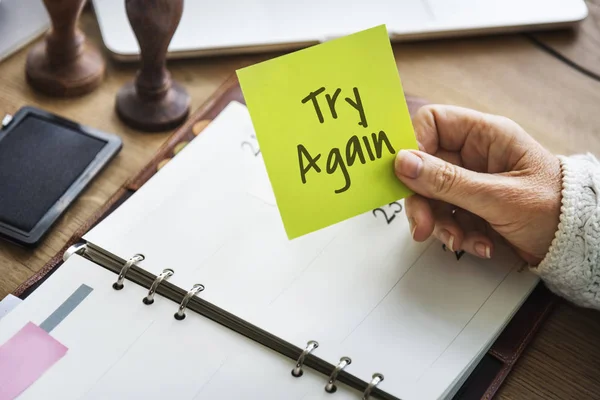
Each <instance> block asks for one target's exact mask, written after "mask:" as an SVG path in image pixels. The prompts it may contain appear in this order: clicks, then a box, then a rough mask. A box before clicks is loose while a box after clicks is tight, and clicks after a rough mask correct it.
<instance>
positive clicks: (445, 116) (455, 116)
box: [412, 105, 527, 154]
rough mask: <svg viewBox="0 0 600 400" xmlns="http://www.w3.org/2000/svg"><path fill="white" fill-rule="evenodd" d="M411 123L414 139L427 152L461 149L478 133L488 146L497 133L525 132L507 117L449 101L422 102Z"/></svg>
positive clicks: (511, 134) (495, 138)
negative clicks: (441, 102)
mask: <svg viewBox="0 0 600 400" xmlns="http://www.w3.org/2000/svg"><path fill="white" fill-rule="evenodd" d="M412 123H413V128H414V130H415V134H416V136H417V141H418V142H419V143H420V144H421V147H423V148H424V151H426V152H427V153H429V154H433V153H435V152H437V151H438V149H440V148H443V149H446V150H448V151H460V150H461V149H462V148H463V146H464V145H465V143H466V142H467V139H468V138H469V137H470V136H477V142H479V143H481V144H482V147H487V146H488V145H489V143H490V142H491V141H493V140H498V137H499V136H511V137H512V136H519V137H520V136H522V135H523V134H525V135H527V134H526V133H525V132H524V131H523V130H522V129H521V128H520V127H519V126H518V125H517V124H516V123H514V122H513V121H511V120H509V119H507V118H504V117H500V116H497V115H492V114H486V113H482V112H479V111H475V110H471V109H468V108H462V107H456V106H448V105H426V106H423V107H421V108H420V109H419V110H418V111H417V113H416V114H415V117H414V118H413V120H412Z"/></svg>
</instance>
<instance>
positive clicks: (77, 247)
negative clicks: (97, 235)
mask: <svg viewBox="0 0 600 400" xmlns="http://www.w3.org/2000/svg"><path fill="white" fill-rule="evenodd" d="M86 250H87V243H77V244H74V245H73V246H71V247H69V248H68V249H67V250H66V251H65V254H63V261H67V260H68V259H69V258H70V257H71V256H72V255H73V254H79V255H82V254H83V253H85V251H86Z"/></svg>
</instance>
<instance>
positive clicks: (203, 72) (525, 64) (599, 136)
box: [0, 10, 600, 399]
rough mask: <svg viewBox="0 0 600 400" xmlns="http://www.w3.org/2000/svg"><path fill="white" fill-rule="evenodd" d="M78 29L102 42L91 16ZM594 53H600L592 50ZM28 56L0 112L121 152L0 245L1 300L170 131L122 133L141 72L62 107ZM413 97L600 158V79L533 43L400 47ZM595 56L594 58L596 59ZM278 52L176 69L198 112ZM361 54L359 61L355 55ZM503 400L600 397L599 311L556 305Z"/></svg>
mask: <svg viewBox="0 0 600 400" xmlns="http://www.w3.org/2000/svg"><path fill="white" fill-rule="evenodd" d="M82 27H83V29H84V31H85V32H86V33H87V34H88V35H89V37H90V38H91V39H92V41H94V42H95V43H97V44H100V40H99V32H98V28H97V25H96V22H95V19H94V16H93V14H92V13H91V12H90V11H89V10H88V11H86V12H85V13H84V16H83V19H82ZM595 50H596V52H599V51H600V47H596V49H595ZM26 51H27V49H26V50H23V51H21V52H20V53H18V54H16V55H15V56H13V57H11V58H10V59H8V60H7V61H5V62H4V63H2V64H0V114H3V113H12V112H15V111H16V110H17V109H18V108H19V107H21V106H23V105H25V104H32V105H35V106H39V107H42V108H45V109H47V110H49V111H52V112H55V113H57V114H60V115H63V116H65V117H67V118H71V119H74V120H76V121H79V122H81V123H83V124H86V125H90V126H94V127H96V128H99V129H102V130H105V131H109V132H115V133H118V134H119V135H120V136H121V137H122V138H123V142H124V148H123V150H122V152H121V153H120V155H119V156H118V157H117V158H116V159H115V160H114V162H112V164H111V165H110V166H109V167H108V168H107V169H106V170H105V171H104V172H103V173H102V175H101V176H100V177H99V178H98V179H97V180H96V181H95V182H94V183H93V184H92V185H91V186H90V187H89V188H88V189H87V190H86V191H85V193H84V194H83V195H82V196H81V197H80V199H79V200H78V201H77V202H76V203H75V205H74V206H73V207H72V208H71V209H70V210H69V211H68V212H67V213H66V215H65V216H64V217H63V218H61V219H60V220H59V222H58V224H57V225H56V226H55V227H54V228H53V230H52V232H51V233H50V234H49V235H48V237H47V238H46V239H45V240H44V241H43V243H42V244H41V245H40V246H39V247H38V248H37V249H36V250H34V251H29V250H24V249H20V248H17V247H15V246H12V245H9V244H6V243H4V242H0V298H2V297H4V296H5V295H6V294H8V293H9V292H11V291H13V290H14V289H15V288H16V287H17V285H18V284H19V283H21V282H22V281H24V280H25V279H27V278H28V277H29V276H31V275H32V274H33V273H35V272H36V271H38V270H39V269H40V268H41V267H42V266H43V264H44V263H46V262H47V261H48V260H49V259H50V258H51V257H52V256H53V255H55V254H56V252H57V251H59V249H60V248H61V247H62V246H63V245H64V243H65V242H66V241H67V239H68V238H69V237H70V236H71V234H72V233H73V232H74V230H75V229H76V228H77V227H78V226H79V225H80V224H81V223H83V221H85V220H86V219H87V218H88V217H89V216H90V215H91V214H92V213H93V212H94V211H95V210H96V209H97V208H99V207H100V206H101V205H102V204H103V203H104V202H105V201H106V200H107V199H108V198H109V196H110V195H111V194H112V193H113V192H114V191H116V190H117V188H118V187H119V186H120V185H121V184H122V183H123V182H124V181H125V180H126V179H127V178H128V177H129V176H131V175H132V174H134V173H135V172H136V171H137V170H138V169H139V168H141V167H142V166H143V165H144V164H145V163H146V162H147V161H148V160H149V159H150V157H151V155H152V154H153V152H154V151H155V150H156V149H157V148H158V147H159V146H160V144H161V143H162V142H163V141H164V140H165V139H166V138H167V135H168V134H167V133H162V134H143V133H139V132H136V131H133V130H131V129H128V128H126V127H125V126H124V125H123V124H121V122H120V121H119V120H118V119H117V117H116V115H115V113H114V100H115V94H116V92H117V90H118V88H119V87H120V86H121V85H122V84H123V83H124V82H126V81H127V80H130V79H132V76H133V74H134V72H135V69H136V67H135V65H119V64H117V63H114V62H109V64H108V71H107V77H106V81H105V82H104V84H103V85H102V87H101V88H100V89H98V90H97V91H96V92H95V93H93V94H91V95H88V96H86V97H83V98H80V99H71V100H57V99H54V98H48V97H45V96H41V95H39V94H36V93H34V92H32V91H31V89H30V88H29V87H28V86H27V84H26V83H25V79H24V73H23V66H24V63H25V56H26ZM394 51H395V54H396V59H397V63H398V68H399V70H400V75H401V78H402V81H403V84H404V86H405V89H406V90H407V92H409V93H411V94H414V95H418V96H421V97H424V98H426V99H428V100H430V101H432V102H438V103H452V104H456V105H462V106H466V107H471V108H475V109H479V110H482V111H487V112H490V113H496V114H502V115H505V116H507V117H509V118H512V119H514V120H516V121H517V122H518V123H520V124H521V125H522V126H523V127H524V128H525V129H527V130H528V131H529V132H530V133H531V134H532V135H533V136H534V137H535V138H536V139H538V140H539V141H540V142H541V143H542V144H544V145H545V146H547V147H548V148H549V149H550V150H552V151H554V152H556V153H562V154H571V153H576V152H584V151H590V152H592V153H595V154H597V155H600V82H598V81H595V80H593V79H591V78H590V77H588V76H586V75H584V74H582V73H580V72H578V71H576V70H574V69H573V68H571V67H569V66H568V65H566V64H565V63H564V62H561V61H559V60H557V59H556V58H555V57H553V56H552V55H550V54H549V53H548V52H545V51H543V50H542V49H540V47H539V46H536V45H535V44H534V43H533V42H532V41H531V40H530V39H529V38H528V37H526V36H523V35H511V36H502V37H487V38H478V39H461V40H448V41H435V42H426V43H414V44H402V45H396V46H394ZM596 54H598V53H596ZM270 56H272V55H261V56H240V57H222V58H211V59H203V60H186V61H177V62H172V63H170V70H171V72H172V74H173V76H174V77H175V78H176V79H178V80H179V81H180V82H182V83H183V84H184V85H185V86H186V87H187V88H188V90H189V91H190V93H191V96H192V105H193V108H197V107H198V106H199V105H200V104H201V103H202V102H203V101H204V100H206V99H207V97H208V96H209V95H210V94H211V93H212V92H213V91H214V90H215V89H216V88H217V87H218V86H219V85H220V84H221V83H222V82H223V81H224V80H225V79H226V78H227V77H228V76H229V75H231V74H232V73H233V72H234V71H235V69H236V68H239V67H240V66H242V65H246V64H249V63H254V62H257V61H260V60H262V59H264V58H267V57H270ZM357 56H360V55H357ZM498 397H499V398H501V399H523V398H527V399H567V398H569V399H593V398H595V399H597V398H600V313H597V312H592V311H589V310H582V309H578V308H576V307H573V306H571V305H568V304H566V303H563V304H560V305H559V306H558V307H557V309H556V311H555V312H554V313H553V314H552V316H551V317H550V319H549V320H548V322H547V323H546V324H545V326H544V327H543V329H542V331H541V332H540V334H539V335H538V336H537V338H536V339H535V341H534V342H533V344H532V345H531V346H530V347H529V348H528V350H527V351H526V353H525V354H524V356H523V357H522V359H521V360H520V362H519V363H518V364H517V367H516V369H515V370H514V372H513V373H512V374H511V376H510V377H509V379H508V381H507V382H506V384H505V385H504V386H503V388H502V390H501V391H500V394H499V396H498Z"/></svg>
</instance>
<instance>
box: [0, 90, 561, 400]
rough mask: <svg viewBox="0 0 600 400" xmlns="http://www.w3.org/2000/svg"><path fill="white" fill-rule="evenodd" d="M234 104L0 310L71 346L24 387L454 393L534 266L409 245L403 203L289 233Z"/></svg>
mask: <svg viewBox="0 0 600 400" xmlns="http://www.w3.org/2000/svg"><path fill="white" fill-rule="evenodd" d="M211 101H212V104H213V105H214V102H215V100H214V99H213V100H211ZM225 104H226V105H225V106H224V107H223V108H222V110H219V112H218V113H215V115H214V118H211V119H210V120H203V121H200V122H194V124H193V125H191V124H190V125H188V126H187V127H186V129H190V130H192V131H194V132H196V131H200V130H201V131H202V133H201V134H199V135H198V136H197V137H195V138H194V139H193V140H191V141H190V142H189V143H187V142H183V143H180V144H179V145H178V146H177V150H176V153H177V154H176V156H174V157H172V159H171V160H170V161H169V160H165V161H168V162H166V163H165V162H163V163H161V164H160V167H161V168H160V170H159V171H158V172H156V173H155V174H154V173H153V172H154V171H151V170H149V169H147V170H145V171H143V172H142V174H141V175H142V176H146V179H148V178H149V179H148V180H147V182H146V183H145V184H143V185H142V186H141V187H139V188H138V190H136V191H135V193H133V195H131V196H125V197H124V196H122V193H121V194H120V195H119V196H118V198H119V199H125V198H126V199H125V200H124V202H122V204H115V205H116V209H115V210H114V211H112V212H110V213H107V214H106V215H103V219H102V220H101V221H100V222H99V223H97V224H96V225H95V226H94V227H93V228H92V229H91V230H89V231H87V233H85V234H84V235H83V238H82V240H81V241H79V242H78V243H77V244H75V245H74V246H73V247H71V248H70V249H69V250H68V251H66V252H65V258H66V261H65V262H64V263H62V265H61V266H60V268H56V269H54V268H53V269H52V271H53V273H52V275H51V276H49V277H47V279H46V280H45V281H44V282H43V283H42V284H41V285H39V287H37V286H35V285H34V286H33V288H35V290H31V294H29V295H28V296H26V299H25V301H24V302H23V303H21V304H20V305H19V306H18V307H17V308H16V309H15V310H13V311H12V312H11V313H10V314H8V315H7V316H6V317H5V318H4V319H2V321H0V344H3V343H6V342H8V341H9V339H10V338H11V337H13V336H14V335H15V334H17V333H18V332H19V330H21V329H23V327H24V326H26V325H27V324H28V323H33V324H35V325H39V326H40V327H44V326H47V325H48V324H51V325H52V327H53V329H52V330H51V332H49V335H50V336H52V338H53V339H55V340H57V341H58V342H60V343H61V344H62V345H64V346H65V347H66V348H67V349H68V350H67V351H66V353H65V355H64V356H63V357H62V358H60V359H59V360H58V361H56V363H55V364H53V365H52V366H51V367H49V368H48V369H47V371H45V373H44V374H42V375H41V377H39V378H38V379H37V380H36V381H35V382H34V383H32V384H31V385H30V386H28V387H27V388H26V389H24V391H23V393H22V394H21V396H20V397H19V398H24V399H27V398H32V399H33V398H38V397H40V396H41V395H42V394H43V395H45V396H46V397H47V398H58V397H60V398H61V399H70V398H86V399H87V398H165V397H174V398H182V399H186V398H189V399H199V398H219V399H221V398H222V399H233V398H248V399H253V398H262V399H282V398H285V399H335V398H338V399H346V398H347V399H356V398H366V397H369V396H372V397H373V398H384V399H438V398H452V397H455V396H457V393H459V389H461V387H462V388H464V387H465V385H464V382H465V381H466V380H467V378H468V377H469V376H473V375H475V374H476V373H477V369H478V365H481V363H480V361H481V360H482V359H483V358H485V357H486V354H487V353H488V351H489V350H490V347H492V344H494V341H496V343H498V341H499V340H500V339H502V338H500V339H498V340H496V339H497V338H498V336H499V335H500V334H501V332H502V331H503V330H504V329H505V327H506V326H507V324H509V321H511V318H512V317H513V315H514V314H515V312H516V311H517V310H518V309H519V307H521V305H522V304H523V302H524V301H525V300H526V299H527V298H528V296H529V295H530V293H531V292H532V291H533V290H534V288H535V287H536V285H537V283H538V281H537V278H536V277H535V276H533V275H532V274H531V273H529V272H528V271H527V270H526V269H524V268H522V267H523V266H524V265H523V263H522V262H521V261H520V260H519V258H518V257H516V255H515V254H513V253H512V252H511V251H510V250H509V249H508V248H505V249H498V250H497V251H496V257H495V258H494V259H492V260H487V261H482V260H479V259H475V258H473V257H471V256H469V255H467V254H463V255H462V256H460V257H459V256H456V255H455V254H454V253H450V252H448V251H445V250H444V249H443V248H442V246H441V245H440V244H439V243H438V242H435V241H429V242H426V243H415V242H413V241H412V239H411V237H410V232H409V229H408V225H407V222H406V218H405V216H404V214H403V211H404V210H403V202H402V201H398V202H394V203H391V204H390V205H388V206H386V207H382V208H381V209H377V210H372V211H371V212H368V213H365V214H363V215H359V216H357V217H355V218H352V219H350V220H347V221H344V222H342V223H339V224H336V225H333V226H331V227H328V228H325V229H323V230H320V231H317V232H314V233H311V234H309V235H306V236H304V237H301V238H298V239H294V240H292V241H289V240H288V239H287V237H286V235H285V232H284V230H283V225H282V223H281V219H280V217H279V214H278V210H277V205H276V202H275V200H274V196H273V193H272V190H271V187H270V184H269V180H268V177H267V174H266V171H265V168H264V164H263V162H262V158H261V154H260V149H259V148H258V143H257V142H256V140H255V138H254V132H253V130H252V124H251V121H250V117H249V114H248V111H247V109H246V108H245V106H244V105H243V103H242V102H239V101H235V100H234V101H228V102H226V103H225ZM196 128H198V129H196ZM201 128H203V129H201ZM173 144H174V143H172V142H170V143H168V144H167V147H169V148H170V147H172V146H173ZM185 144H187V145H185ZM184 145H185V146H184ZM118 203H120V202H118ZM124 267H126V268H125V269H126V272H125V273H124V275H125V279H124V280H123V281H122V282H117V281H118V280H119V276H118V275H119V274H120V273H123V272H124V271H123V270H124ZM48 272H49V270H46V271H44V274H46V273H48ZM31 283H32V282H29V283H27V284H26V285H25V286H26V287H32V286H30V285H31ZM121 285H122V287H121ZM82 287H87V288H89V289H88V292H87V294H86V297H85V298H83V299H82V300H81V302H80V303H78V304H77V305H76V306H75V307H72V310H71V311H70V312H69V313H68V314H65V313H64V312H62V311H60V310H63V309H64V304H65V303H66V304H71V305H72V303H73V301H72V300H70V299H72V296H73V295H74V294H76V293H78V291H79V290H80V288H82ZM117 289H120V290H117ZM536 291H537V289H536ZM21 294H23V293H21ZM532 296H533V295H532ZM23 297H25V296H23ZM529 303H531V301H528V304H529ZM541 303H542V306H543V307H539V306H540V304H537V305H536V307H535V310H537V311H534V312H530V313H529V314H528V315H527V318H528V319H529V320H530V321H535V326H537V325H539V321H541V320H542V318H543V315H544V314H546V313H547V310H548V307H547V304H548V303H549V302H548V301H542V302H541ZM523 307H524V308H525V306H523ZM57 310H59V311H57ZM539 310H542V311H539ZM57 313H58V314H59V316H61V315H62V317H60V318H58V319H59V320H60V321H59V322H58V323H57V322H56V320H57V317H56V314H57ZM61 313H62V314H61ZM515 319H519V318H518V317H515ZM47 320H50V321H51V322H50V323H48V322H46V321H47ZM506 330H507V331H508V330H512V331H515V330H514V329H513V328H511V327H508V328H506ZM534 330H535V329H533V328H532V327H531V326H529V327H528V328H527V329H526V330H525V332H527V334H526V335H525V336H524V337H519V335H513V336H515V337H514V339H515V342H514V343H517V345H518V346H517V347H518V350H516V351H513V352H512V354H513V355H514V356H515V358H516V357H518V355H519V354H520V352H521V351H522V347H523V345H524V344H525V343H526V342H527V341H528V340H529V339H530V336H531V332H533V331H534ZM503 336H504V335H503ZM514 343H512V342H511V343H510V344H509V346H506V343H505V347H511V349H512V344H514ZM500 353H502V352H500ZM501 358H502V355H500V356H498V359H501ZM506 361H507V362H506V365H508V366H509V367H506V368H505V367H503V368H502V370H499V371H497V372H495V374H496V378H498V377H500V378H502V379H503V377H505V376H506V373H507V371H508V370H510V367H512V365H513V362H514V360H511V362H508V360H506ZM502 379H499V381H500V382H501V381H502ZM497 381H498V379H496V380H495V384H497V383H498V382H497ZM334 388H335V389H334ZM496 389H497V386H496V387H495V388H494V390H492V393H493V392H494V391H495V390H496ZM330 392H333V393H330ZM480 394H481V393H480Z"/></svg>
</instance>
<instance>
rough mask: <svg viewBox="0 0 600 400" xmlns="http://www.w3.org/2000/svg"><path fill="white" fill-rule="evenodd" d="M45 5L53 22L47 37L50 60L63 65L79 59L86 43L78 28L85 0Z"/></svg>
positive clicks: (60, 0) (57, 0)
mask: <svg viewBox="0 0 600 400" xmlns="http://www.w3.org/2000/svg"><path fill="white" fill-rule="evenodd" d="M44 5H45V6H46V10H47V11H48V14H49V16H50V19H51V21H52V29H51V30H50V32H49V33H48V35H47V36H46V43H47V53H48V60H49V61H50V63H52V64H61V63H66V62H69V61H70V60H73V59H75V58H77V57H78V56H79V55H80V54H81V52H82V51H83V43H84V41H85V37H84V35H83V34H82V33H81V32H80V31H79V29H78V28H77V21H78V20H79V16H80V15H81V11H82V10H83V6H84V5H85V0H44Z"/></svg>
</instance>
